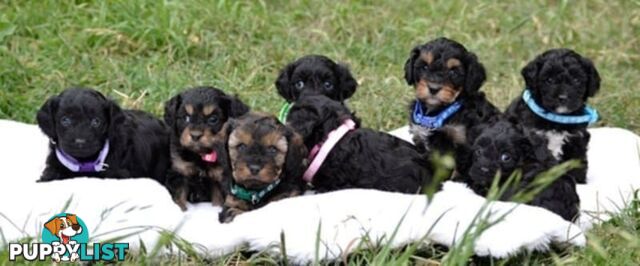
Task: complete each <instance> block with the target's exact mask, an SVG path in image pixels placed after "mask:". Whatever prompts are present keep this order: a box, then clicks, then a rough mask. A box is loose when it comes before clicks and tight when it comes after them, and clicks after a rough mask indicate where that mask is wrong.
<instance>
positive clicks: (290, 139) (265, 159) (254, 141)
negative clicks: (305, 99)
mask: <svg viewBox="0 0 640 266" xmlns="http://www.w3.org/2000/svg"><path fill="white" fill-rule="evenodd" d="M230 127H231V128H230V134H229V142H228V149H229V158H230V160H231V168H232V174H233V179H234V181H235V182H236V183H238V184H240V185H241V186H243V187H246V188H249V189H262V188H264V187H266V186H267V185H269V184H270V183H273V182H274V181H276V180H277V179H278V178H282V176H283V175H282V174H283V172H286V173H288V174H290V175H291V176H294V177H295V178H300V175H301V171H302V169H303V161H304V158H306V148H305V147H304V145H303V143H302V140H301V138H300V136H299V135H297V134H296V133H293V131H292V130H290V129H289V128H287V127H286V126H284V125H283V124H281V123H280V122H278V120H277V119H276V118H275V117H273V116H269V115H263V114H256V113H250V114H247V115H245V116H243V117H241V118H240V119H237V120H233V121H232V122H231V124H230Z"/></svg>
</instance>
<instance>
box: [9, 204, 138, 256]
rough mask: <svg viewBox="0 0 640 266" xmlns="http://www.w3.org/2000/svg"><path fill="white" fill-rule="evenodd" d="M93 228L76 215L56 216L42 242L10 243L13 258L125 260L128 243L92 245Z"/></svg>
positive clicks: (46, 228)
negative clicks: (90, 234)
mask: <svg viewBox="0 0 640 266" xmlns="http://www.w3.org/2000/svg"><path fill="white" fill-rule="evenodd" d="M88 242H89V231H88V230H87V226H86V225H85V223H84V222H83V221H82V219H80V217H78V216H77V215H75V214H70V213H60V214H57V215H54V216H53V217H51V219H49V220H48V221H47V222H46V223H45V224H44V226H43V229H42V243H25V244H20V243H11V244H9V260H11V261H15V260H16V258H17V257H18V256H22V257H24V259H25V260H27V261H44V260H46V259H47V258H49V257H50V258H51V260H53V261H54V262H61V261H68V262H76V261H78V260H80V261H115V260H117V261H122V260H124V256H125V252H126V251H127V250H128V249H129V244H128V243H93V244H92V247H89V246H88Z"/></svg>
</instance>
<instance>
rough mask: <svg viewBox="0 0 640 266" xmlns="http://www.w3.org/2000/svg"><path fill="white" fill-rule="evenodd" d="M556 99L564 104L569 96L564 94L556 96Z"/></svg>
mask: <svg viewBox="0 0 640 266" xmlns="http://www.w3.org/2000/svg"><path fill="white" fill-rule="evenodd" d="M558 99H559V100H560V101H561V102H566V101H567V100H568V99H569V95H566V94H560V95H558Z"/></svg>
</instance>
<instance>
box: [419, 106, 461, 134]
mask: <svg viewBox="0 0 640 266" xmlns="http://www.w3.org/2000/svg"><path fill="white" fill-rule="evenodd" d="M461 107H462V103H461V102H460V101H455V102H453V103H452V104H450V105H449V106H448V107H447V108H445V109H444V110H442V111H441V112H440V113H439V114H437V115H435V116H427V115H425V114H424V112H423V111H422V103H421V102H420V101H419V100H416V103H415V105H414V107H413V114H412V116H411V117H412V118H413V122H414V123H416V124H418V125H421V126H423V127H426V128H440V127H442V125H444V122H445V121H446V120H447V119H449V117H451V116H452V115H453V114H455V113H456V112H457V111H458V110H460V108H461Z"/></svg>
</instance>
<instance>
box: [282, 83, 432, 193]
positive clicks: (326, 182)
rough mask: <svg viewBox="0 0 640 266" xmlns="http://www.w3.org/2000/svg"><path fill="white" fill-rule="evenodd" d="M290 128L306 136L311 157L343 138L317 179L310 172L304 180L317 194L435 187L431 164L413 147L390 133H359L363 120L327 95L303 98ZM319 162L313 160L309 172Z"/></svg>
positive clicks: (362, 130)
mask: <svg viewBox="0 0 640 266" xmlns="http://www.w3.org/2000/svg"><path fill="white" fill-rule="evenodd" d="M351 121H352V122H351ZM287 124H288V125H289V126H291V127H292V128H293V129H295V130H296V132H298V133H300V135H302V138H303V139H304V143H305V145H306V147H307V148H308V149H309V151H310V154H311V155H312V156H316V157H317V156H321V154H323V149H326V148H324V147H325V145H328V144H327V143H331V139H333V140H335V139H339V141H338V142H337V143H336V144H335V146H334V147H333V148H332V149H330V151H329V153H328V154H327V156H326V159H325V160H324V162H323V163H322V164H321V165H319V166H318V168H317V172H316V173H315V175H311V176H308V174H309V170H307V172H305V175H304V178H305V179H307V181H309V182H310V183H312V185H313V187H314V188H315V189H316V190H317V191H320V192H324V191H331V190H337V189H344V188H373V189H379V190H386V191H397V192H404V193H416V192H419V191H420V189H421V187H422V186H423V185H427V184H430V183H431V180H432V169H431V166H430V163H429V162H428V160H426V159H425V157H424V156H423V155H421V154H420V153H419V152H418V151H417V150H416V148H415V147H414V146H413V145H411V144H409V143H407V142H405V141H403V140H401V139H398V138H396V137H394V136H391V135H389V134H386V133H382V132H377V131H373V130H371V129H366V128H358V126H359V124H360V121H359V119H358V118H356V117H355V116H354V115H353V114H352V113H351V111H349V109H348V108H347V107H346V106H344V105H343V104H340V103H339V102H337V101H334V100H331V99H329V98H328V97H326V96H324V95H314V96H303V97H302V98H300V99H298V100H297V101H296V103H295V104H294V105H293V107H292V108H291V111H290V113H289V118H288V120H287ZM341 130H343V131H342V133H337V132H340V131H341ZM342 134H344V135H343V136H340V135H342ZM328 135H330V136H331V137H329V138H327V136H328ZM336 135H337V136H340V137H337V138H336V137H335V136H336ZM316 146H317V147H318V148H320V147H322V148H320V149H319V150H318V149H317V148H314V147H316ZM316 157H313V158H310V160H311V161H310V167H309V169H312V167H313V166H314V161H315V159H316Z"/></svg>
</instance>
